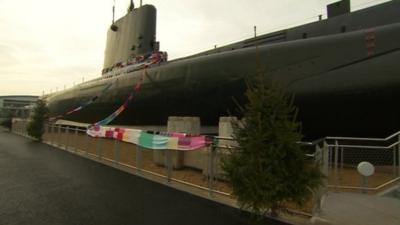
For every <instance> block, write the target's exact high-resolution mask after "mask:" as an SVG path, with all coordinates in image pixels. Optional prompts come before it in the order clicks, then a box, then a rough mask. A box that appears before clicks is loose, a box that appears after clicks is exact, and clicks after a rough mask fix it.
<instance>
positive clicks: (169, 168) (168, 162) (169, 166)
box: [153, 149, 172, 183]
mask: <svg viewBox="0 0 400 225" xmlns="http://www.w3.org/2000/svg"><path fill="white" fill-rule="evenodd" d="M153 151H155V150H153ZM165 151H166V153H165V154H166V155H165V165H166V167H167V182H168V183H170V182H171V177H172V150H171V149H167V150H165Z"/></svg>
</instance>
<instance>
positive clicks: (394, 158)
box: [392, 146, 397, 176]
mask: <svg viewBox="0 0 400 225" xmlns="http://www.w3.org/2000/svg"><path fill="white" fill-rule="evenodd" d="M392 151H393V176H396V175H397V170H396V161H397V157H396V155H397V154H396V153H397V146H393V148H392Z"/></svg>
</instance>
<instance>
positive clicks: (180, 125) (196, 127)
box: [153, 116, 201, 169]
mask: <svg viewBox="0 0 400 225" xmlns="http://www.w3.org/2000/svg"><path fill="white" fill-rule="evenodd" d="M167 131H168V132H171V133H172V132H180V133H188V134H195V135H198V134H200V118H199V117H175V116H171V117H169V118H168V125H167ZM186 153H188V154H187V155H188V159H187V160H186V162H187V164H184V162H185V154H186ZM186 153H184V152H182V151H172V163H173V166H174V168H175V169H181V168H183V167H184V166H188V167H193V168H197V167H198V165H199V162H198V161H199V160H201V159H196V160H195V159H194V158H195V157H196V155H198V154H196V153H192V152H186ZM153 162H154V163H156V164H157V165H161V166H165V152H164V151H153Z"/></svg>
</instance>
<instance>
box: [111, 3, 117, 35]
mask: <svg viewBox="0 0 400 225" xmlns="http://www.w3.org/2000/svg"><path fill="white" fill-rule="evenodd" d="M112 14H113V15H112V23H111V30H112V31H114V32H117V31H118V27H117V26H116V25H115V0H114V4H113V9H112Z"/></svg>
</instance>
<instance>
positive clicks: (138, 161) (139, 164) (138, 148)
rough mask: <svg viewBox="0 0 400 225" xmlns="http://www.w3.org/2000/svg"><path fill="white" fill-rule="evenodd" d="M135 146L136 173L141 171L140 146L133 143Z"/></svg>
mask: <svg viewBox="0 0 400 225" xmlns="http://www.w3.org/2000/svg"><path fill="white" fill-rule="evenodd" d="M135 146H136V173H137V174H140V172H141V171H142V157H143V155H142V151H141V150H140V146H139V145H135Z"/></svg>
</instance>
